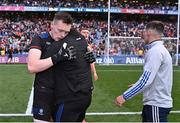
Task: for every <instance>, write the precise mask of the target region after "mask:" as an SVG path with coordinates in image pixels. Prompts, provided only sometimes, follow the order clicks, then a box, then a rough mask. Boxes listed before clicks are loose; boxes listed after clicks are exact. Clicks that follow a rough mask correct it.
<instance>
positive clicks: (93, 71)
mask: <svg viewBox="0 0 180 123" xmlns="http://www.w3.org/2000/svg"><path fill="white" fill-rule="evenodd" d="M91 73H92V75H93V78H94V81H96V80H97V79H98V75H97V72H96V68H95V63H94V62H93V63H91Z"/></svg>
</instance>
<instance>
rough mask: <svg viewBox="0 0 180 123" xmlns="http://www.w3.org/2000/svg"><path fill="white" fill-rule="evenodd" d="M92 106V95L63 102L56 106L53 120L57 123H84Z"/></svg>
mask: <svg viewBox="0 0 180 123" xmlns="http://www.w3.org/2000/svg"><path fill="white" fill-rule="evenodd" d="M90 104H91V93H89V94H85V95H84V97H83V98H81V99H77V100H69V101H66V102H62V103H60V104H58V105H56V110H55V112H54V115H53V119H54V121H55V122H82V121H83V119H84V118H85V114H86V110H87V108H88V107H89V105H90Z"/></svg>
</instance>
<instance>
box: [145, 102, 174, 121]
mask: <svg viewBox="0 0 180 123" xmlns="http://www.w3.org/2000/svg"><path fill="white" fill-rule="evenodd" d="M170 111H171V108H162V107H157V106H152V105H144V107H143V110H142V122H153V123H155V122H168V120H167V117H168V114H169V113H170Z"/></svg>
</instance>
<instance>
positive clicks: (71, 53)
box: [51, 43, 76, 65]
mask: <svg viewBox="0 0 180 123" xmlns="http://www.w3.org/2000/svg"><path fill="white" fill-rule="evenodd" d="M51 59H52V62H53V64H54V65H55V64H57V63H58V62H60V61H66V60H73V59H76V50H75V49H74V47H73V46H70V47H67V43H64V44H63V46H62V47H61V48H60V50H59V51H58V53H56V54H54V55H53V56H52V57H51Z"/></svg>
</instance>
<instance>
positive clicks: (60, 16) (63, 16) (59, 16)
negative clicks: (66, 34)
mask: <svg viewBox="0 0 180 123" xmlns="http://www.w3.org/2000/svg"><path fill="white" fill-rule="evenodd" d="M59 20H62V22H63V23H66V24H72V23H73V18H72V17H71V15H70V14H69V13H67V12H57V13H56V14H55V16H54V19H53V21H59Z"/></svg>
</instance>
